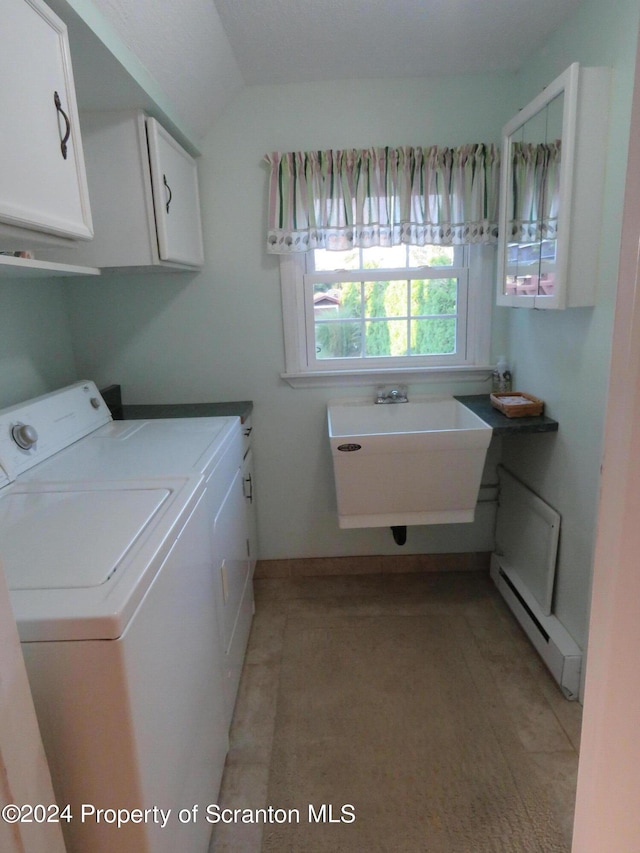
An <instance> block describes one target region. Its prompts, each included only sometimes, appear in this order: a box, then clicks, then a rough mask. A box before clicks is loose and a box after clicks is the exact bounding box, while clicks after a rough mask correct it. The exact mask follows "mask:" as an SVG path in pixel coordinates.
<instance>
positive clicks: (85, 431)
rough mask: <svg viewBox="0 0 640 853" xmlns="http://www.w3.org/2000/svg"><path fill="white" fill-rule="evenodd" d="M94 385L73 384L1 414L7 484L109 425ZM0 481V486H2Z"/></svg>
mask: <svg viewBox="0 0 640 853" xmlns="http://www.w3.org/2000/svg"><path fill="white" fill-rule="evenodd" d="M111 420H112V418H111V412H110V411H109V408H108V406H107V404H106V403H105V402H104V400H103V399H102V397H101V396H100V392H99V391H98V389H97V387H96V385H95V383H93V382H91V381H85V382H76V383H75V384H73V385H68V386H67V387H65V388H60V389H59V390H58V391H52V392H51V393H50V394H44V395H43V396H42V397H35V398H34V399H33V400H27V401H26V402H24V403H18V404H17V405H15V406H10V407H9V408H7V409H1V410H0V467H1V468H2V469H4V471H5V472H6V474H7V476H8V478H9V480H15V478H16V477H18V476H19V475H20V474H22V473H24V472H25V471H28V470H29V468H33V466H34V465H37V464H38V463H39V462H43V461H44V460H45V459H48V458H49V457H50V456H53V454H54V453H57V452H58V451H59V450H62V449H63V448H65V447H68V446H69V445H70V444H73V443H74V442H75V441H78V440H79V439H81V438H84V437H85V436H86V435H89V433H91V432H93V431H94V430H96V429H98V428H99V427H101V426H103V425H104V424H106V423H109V421H111ZM2 482H3V481H2V480H1V479H0V486H1V485H2Z"/></svg>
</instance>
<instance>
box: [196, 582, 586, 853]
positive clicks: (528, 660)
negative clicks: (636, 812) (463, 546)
mask: <svg viewBox="0 0 640 853" xmlns="http://www.w3.org/2000/svg"><path fill="white" fill-rule="evenodd" d="M255 595H256V615H255V618H254V623H253V627H252V632H251V636H250V639H249V646H248V650H247V656H246V661H245V667H244V671H243V675H242V680H241V683H240V689H239V694H238V700H237V703H236V709H235V715H234V719H233V724H232V729H231V735H230V741H231V743H230V750H229V754H228V756H227V762H226V766H225V772H224V777H223V782H222V789H221V792H220V797H219V803H220V805H221V807H225V808H259V807H265V806H267V805H268V803H267V796H268V795H267V791H268V784H269V771H270V760H271V748H272V742H273V735H274V726H275V721H276V708H277V698H278V692H279V680H280V677H281V671H282V668H281V661H282V652H283V643H284V638H285V631H288V636H289V637H290V638H291V631H292V630H293V631H295V630H296V626H297V625H299V626H300V627H301V629H302V626H305V628H308V627H309V626H310V625H311V626H318V627H326V628H327V629H330V626H331V621H332V620H337V619H339V620H344V618H345V617H347V618H350V619H358V618H366V617H372V616H375V617H381V616H385V615H387V616H390V617H398V616H407V617H411V616H416V615H424V614H431V613H433V614H439V615H445V616H446V615H451V616H452V617H453V616H456V617H463V618H464V619H465V620H466V624H467V625H468V627H469V629H470V631H471V632H472V634H473V636H474V638H475V641H476V650H477V652H478V653H479V655H480V657H479V658H478V660H479V666H481V668H482V672H483V673H484V676H483V677H485V678H486V679H488V680H490V682H491V687H490V689H479V690H478V694H477V696H475V697H473V701H474V702H487V703H488V704H492V703H499V704H500V713H501V714H502V715H503V717H504V718H505V719H508V721H509V725H510V726H511V728H512V731H513V734H514V737H516V738H517V739H518V740H519V746H520V747H522V748H523V749H524V750H525V751H526V753H527V755H528V756H529V757H530V759H531V761H530V765H531V767H533V768H535V769H534V772H536V773H538V774H539V775H540V777H541V779H544V780H545V781H544V783H545V784H546V785H547V789H550V790H551V792H552V801H553V807H554V811H555V812H556V813H555V815H554V817H555V819H556V821H557V822H558V823H559V824H560V826H561V828H562V832H563V835H564V838H565V841H566V849H569V848H570V838H571V826H572V815H573V804H574V798H575V784H576V774H577V764H578V748H579V739H580V727H581V708H580V706H579V704H578V703H576V702H568V701H567V700H565V699H564V697H563V696H562V694H561V693H560V690H559V688H558V686H557V685H556V683H555V681H554V680H553V679H552V678H551V676H550V675H549V673H548V672H547V670H546V668H545V666H544V664H543V663H542V662H541V661H540V659H539V657H538V655H537V654H536V653H535V651H534V650H533V649H532V647H531V645H530V644H529V641H528V640H527V638H526V637H525V635H524V633H523V632H522V630H521V629H520V627H519V625H518V624H517V623H516V622H515V619H514V618H513V616H512V614H511V613H510V612H509V610H508V609H507V607H506V605H505V604H504V602H503V601H502V599H501V597H500V596H499V595H498V593H497V592H496V590H495V588H494V586H493V583H492V582H491V580H490V579H489V577H488V574H486V573H485V572H480V571H466V572H458V571H447V572H433V571H429V572H418V573H410V574H402V573H391V574H371V575H369V574H354V575H344V576H331V577H327V576H323V577H301V578H292V577H288V578H273V579H256V580H255ZM504 715H506V716H504ZM336 759H339V756H336ZM262 830H263V827H262V825H261V824H259V823H256V824H238V823H234V824H229V825H223V824H218V825H216V826H215V827H214V833H213V837H212V842H211V847H210V853H258V852H259V851H260V850H261V846H262ZM398 850H399V851H400V850H404V848H403V846H402V843H401V842H400V843H399V846H398ZM300 853H306V851H300ZM407 853H412V851H407ZM416 853H417V851H416ZM452 853H453V851H452ZM456 853H458V851H456ZM505 853H507V851H505ZM509 853H518V851H516V850H510V851H509Z"/></svg>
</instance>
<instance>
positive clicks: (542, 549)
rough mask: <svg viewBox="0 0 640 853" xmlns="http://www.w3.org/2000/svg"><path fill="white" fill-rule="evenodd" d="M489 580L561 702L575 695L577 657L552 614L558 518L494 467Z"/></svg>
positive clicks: (579, 655) (577, 688)
mask: <svg viewBox="0 0 640 853" xmlns="http://www.w3.org/2000/svg"><path fill="white" fill-rule="evenodd" d="M498 473H499V479H500V499H499V507H498V518H497V525H496V552H495V553H494V554H492V555H491V577H492V579H493V582H494V583H495V585H496V587H497V588H498V590H499V592H500V594H501V595H502V597H503V598H504V600H505V601H506V603H507V604H508V606H509V608H510V609H511V611H512V612H513V614H514V616H515V617H516V619H517V620H518V622H519V623H520V625H521V626H522V628H523V629H524V631H525V633H526V634H527V636H528V637H529V639H530V641H531V643H532V644H533V646H534V648H535V649H536V651H537V652H538V654H539V655H540V657H541V658H542V660H543V661H544V662H545V664H546V665H547V667H548V669H549V671H550V672H551V674H552V675H553V677H554V678H555V679H556V681H557V682H558V684H559V685H560V689H561V690H562V692H563V694H564V695H565V697H566V698H567V699H577V698H578V695H579V692H580V671H581V668H582V651H581V649H580V647H579V646H578V645H577V643H576V642H575V640H574V639H573V638H572V637H571V635H570V634H569V632H568V631H567V630H566V628H565V627H564V625H563V624H562V623H561V622H560V620H559V619H558V617H557V616H555V615H554V614H553V613H552V612H551V610H552V596H553V582H554V576H555V565H556V556H557V548H558V538H559V530H560V516H559V515H558V513H557V512H556V511H555V510H554V509H553V508H552V507H550V506H549V505H548V504H546V503H545V502H544V501H543V500H542V499H541V498H540V497H538V496H537V495H536V494H534V492H532V491H531V490H530V489H529V488H528V487H527V486H525V485H524V484H523V483H521V482H520V481H519V480H517V479H516V478H515V477H514V476H513V475H512V474H510V473H509V472H508V471H507V470H506V469H505V468H503V467H502V466H499V472H498Z"/></svg>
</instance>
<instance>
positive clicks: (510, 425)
mask: <svg viewBox="0 0 640 853" xmlns="http://www.w3.org/2000/svg"><path fill="white" fill-rule="evenodd" d="M455 399H456V400H459V401H460V402H461V403H462V404H463V405H464V406H466V407H467V408H468V409H470V410H471V411H472V412H473V413H474V414H475V415H477V416H478V417H479V418H481V419H482V420H483V421H484V422H485V423H486V424H489V426H490V427H491V428H492V429H493V434H494V435H525V434H533V433H537V432H557V431H558V422H557V421H554V420H553V419H552V418H548V417H547V416H546V415H537V416H536V417H528V418H508V417H507V416H506V415H503V414H502V412H499V411H498V410H497V409H495V408H494V407H493V406H492V405H491V400H490V399H489V395H488V394H473V395H469V396H461V397H457V396H456V397H455Z"/></svg>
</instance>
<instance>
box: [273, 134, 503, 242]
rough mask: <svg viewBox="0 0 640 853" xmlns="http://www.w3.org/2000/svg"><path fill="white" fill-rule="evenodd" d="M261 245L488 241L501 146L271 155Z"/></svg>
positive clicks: (492, 233) (494, 221)
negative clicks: (264, 241) (264, 237)
mask: <svg viewBox="0 0 640 853" xmlns="http://www.w3.org/2000/svg"><path fill="white" fill-rule="evenodd" d="M265 159H266V161H267V162H268V163H269V165H270V166H271V177H270V187H269V216H268V235H267V251H269V252H271V253H275V254H288V253H291V252H306V251H308V250H309V249H332V250H343V249H350V248H352V247H354V246H360V247H363V248H366V247H368V246H395V245H399V244H401V243H408V244H411V245H415V246H424V245H427V244H435V245H460V244H464V243H493V242H495V241H496V239H497V233H498V183H499V171H500V162H499V160H500V157H499V150H498V148H497V146H495V145H485V144H477V145H476V144H474V145H464V146H461V147H459V148H445V147H438V146H432V147H430V148H414V147H403V148H366V149H362V150H355V149H348V150H335V151H333V150H330V151H306V152H290V153H285V154H280V153H273V154H269V155H267V156H266V158H265Z"/></svg>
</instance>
